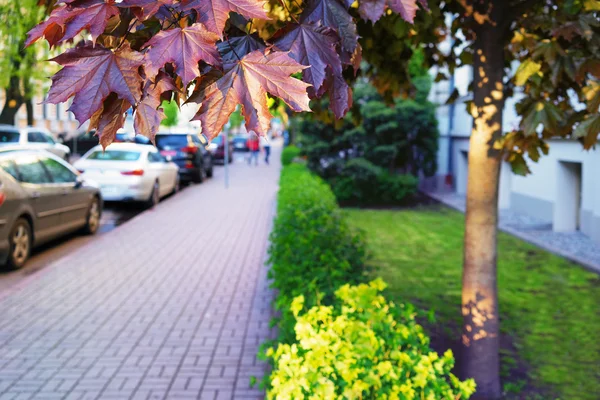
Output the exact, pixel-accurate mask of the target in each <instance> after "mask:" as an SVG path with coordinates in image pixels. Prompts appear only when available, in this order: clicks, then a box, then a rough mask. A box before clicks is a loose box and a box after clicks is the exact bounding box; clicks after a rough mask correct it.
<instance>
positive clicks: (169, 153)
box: [156, 133, 213, 183]
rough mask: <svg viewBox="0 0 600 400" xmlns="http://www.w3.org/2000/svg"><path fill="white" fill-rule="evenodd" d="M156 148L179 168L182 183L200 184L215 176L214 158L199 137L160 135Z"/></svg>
mask: <svg viewBox="0 0 600 400" xmlns="http://www.w3.org/2000/svg"><path fill="white" fill-rule="evenodd" d="M156 147H157V148H158V150H159V151H160V154H162V155H163V156H164V157H165V158H166V159H167V161H173V162H174V163H175V164H177V166H178V167H179V177H180V179H181V181H182V182H190V181H191V182H196V183H200V182H202V181H203V180H204V177H209V178H210V177H212V175H213V158H212V155H211V154H210V152H209V151H208V150H206V148H205V145H204V144H203V143H202V142H201V141H200V137H199V136H198V135H194V134H191V133H159V134H157V135H156Z"/></svg>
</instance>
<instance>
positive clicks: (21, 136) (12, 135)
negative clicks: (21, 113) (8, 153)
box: [0, 125, 71, 161]
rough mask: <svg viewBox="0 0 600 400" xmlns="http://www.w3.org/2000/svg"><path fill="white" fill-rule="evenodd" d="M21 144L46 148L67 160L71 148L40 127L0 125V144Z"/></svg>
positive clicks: (41, 148)
mask: <svg viewBox="0 0 600 400" xmlns="http://www.w3.org/2000/svg"><path fill="white" fill-rule="evenodd" d="M7 145H8V146H15V145H17V146H21V147H23V148H24V149H25V148H27V149H31V150H46V151H49V152H50V153H53V154H54V155H56V156H58V157H60V158H62V159H63V160H66V161H68V160H69V157H70V156H71V150H69V148H68V147H67V146H65V145H62V144H60V143H57V142H56V140H54V138H53V137H52V135H51V134H50V132H48V131H47V130H45V129H41V128H34V127H29V128H17V127H15V126H12V125H0V146H7Z"/></svg>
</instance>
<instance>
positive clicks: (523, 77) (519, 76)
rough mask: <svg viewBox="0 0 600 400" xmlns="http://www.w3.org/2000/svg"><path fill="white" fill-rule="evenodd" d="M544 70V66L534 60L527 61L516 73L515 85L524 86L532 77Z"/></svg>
mask: <svg viewBox="0 0 600 400" xmlns="http://www.w3.org/2000/svg"><path fill="white" fill-rule="evenodd" d="M541 69H542V64H540V63H537V62H535V61H533V60H532V59H527V60H525V61H524V62H522V63H521V65H519V68H518V69H517V72H516V73H515V83H516V84H517V85H518V86H523V85H524V84H525V82H527V80H528V79H529V78H530V77H531V75H533V74H538V73H539V74H541V72H540V70H541Z"/></svg>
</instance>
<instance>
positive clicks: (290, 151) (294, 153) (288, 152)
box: [281, 144, 300, 165]
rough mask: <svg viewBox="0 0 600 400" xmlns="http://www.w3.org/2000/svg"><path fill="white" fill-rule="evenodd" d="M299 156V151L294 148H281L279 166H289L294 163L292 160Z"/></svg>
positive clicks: (292, 146) (290, 146)
mask: <svg viewBox="0 0 600 400" xmlns="http://www.w3.org/2000/svg"><path fill="white" fill-rule="evenodd" d="M299 155H300V149H299V148H298V147H296V146H294V145H293V144H292V145H289V146H286V147H284V148H283V151H282V152H281V164H283V165H289V164H291V163H292V161H294V158H296V157H298V156H299Z"/></svg>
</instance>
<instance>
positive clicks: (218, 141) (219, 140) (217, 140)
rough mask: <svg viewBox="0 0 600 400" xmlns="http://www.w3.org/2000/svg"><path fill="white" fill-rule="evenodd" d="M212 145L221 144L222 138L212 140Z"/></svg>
mask: <svg viewBox="0 0 600 400" xmlns="http://www.w3.org/2000/svg"><path fill="white" fill-rule="evenodd" d="M212 143H214V144H217V145H219V144H221V143H223V136H217V137H216V138H213V140H212Z"/></svg>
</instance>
